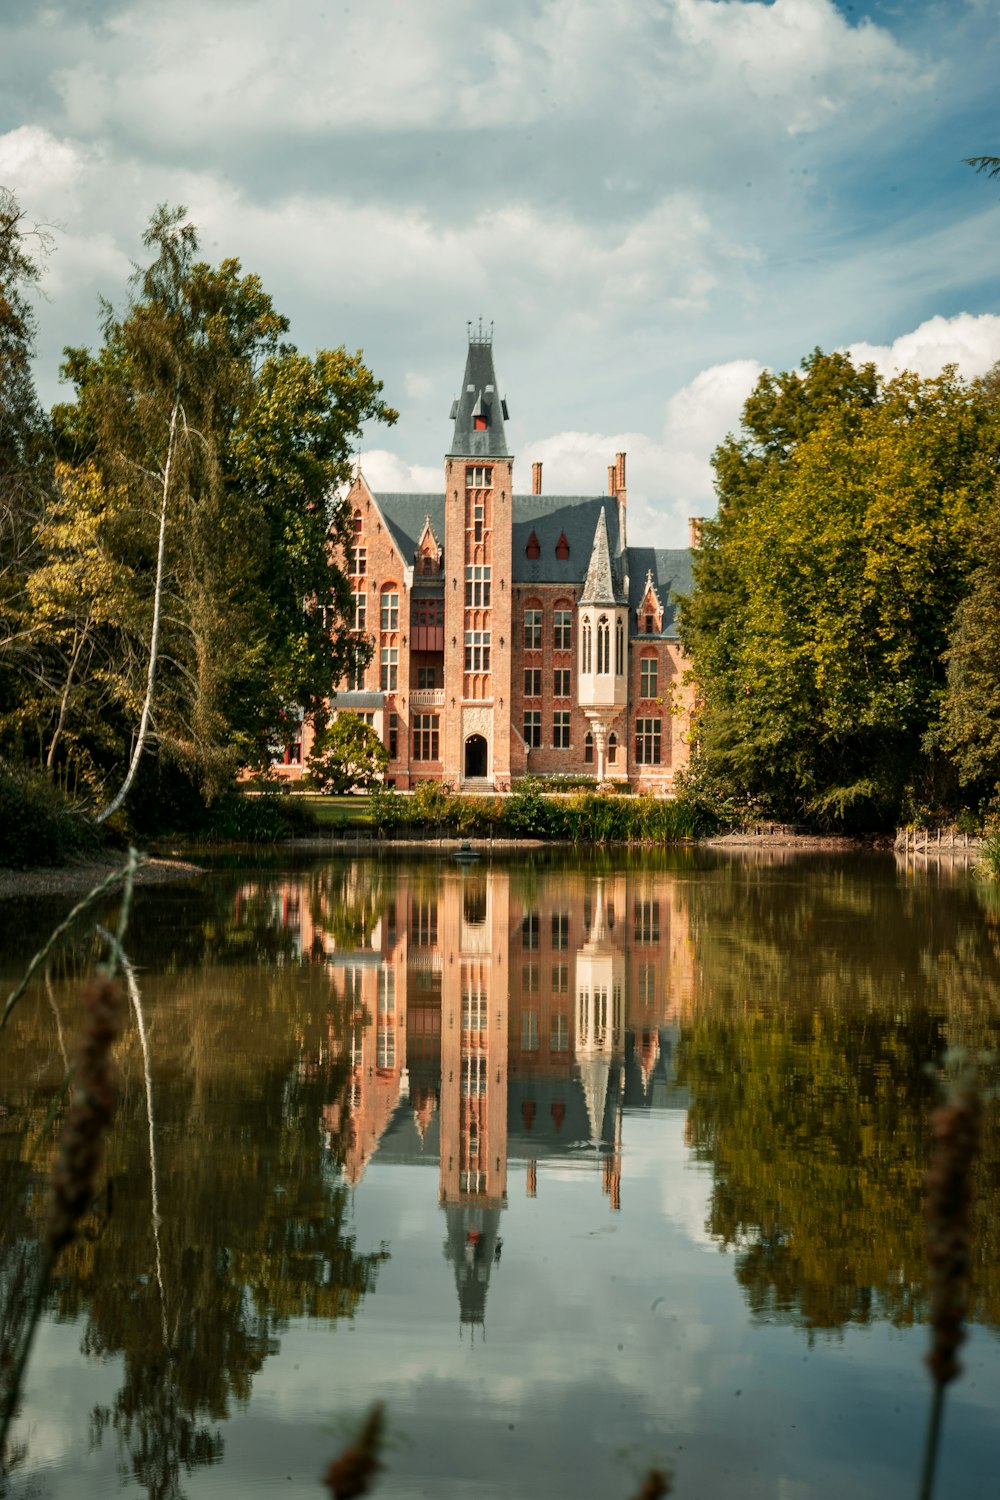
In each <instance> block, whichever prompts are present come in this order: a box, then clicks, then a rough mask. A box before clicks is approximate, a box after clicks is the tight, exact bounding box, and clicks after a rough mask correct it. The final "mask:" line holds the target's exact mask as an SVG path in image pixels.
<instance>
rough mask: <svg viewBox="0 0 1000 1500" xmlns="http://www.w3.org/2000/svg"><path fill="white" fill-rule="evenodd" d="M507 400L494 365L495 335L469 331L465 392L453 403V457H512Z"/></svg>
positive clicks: (463, 384)
mask: <svg viewBox="0 0 1000 1500" xmlns="http://www.w3.org/2000/svg"><path fill="white" fill-rule="evenodd" d="M507 417H508V412H507V403H506V401H505V400H504V399H503V398H502V397H501V395H500V387H499V385H498V384H497V376H496V370H495V369H494V368H493V335H492V332H490V334H489V335H487V334H486V333H484V331H483V326H482V324H481V323H480V325H479V330H478V333H474V332H473V331H472V329H471V327H470V330H469V351H468V354H467V355H466V359H465V376H464V378H463V380H462V393H461V395H460V396H458V398H457V399H456V400H455V401H453V402H452V404H451V418H452V421H453V422H454V424H455V430H454V433H453V435H452V440H451V448H450V449H449V450H448V451H449V457H460V458H509V457H510V453H509V452H508V449H507V435H506V433H505V431H504V425H503V424H504V421H505V420H506V419H507Z"/></svg>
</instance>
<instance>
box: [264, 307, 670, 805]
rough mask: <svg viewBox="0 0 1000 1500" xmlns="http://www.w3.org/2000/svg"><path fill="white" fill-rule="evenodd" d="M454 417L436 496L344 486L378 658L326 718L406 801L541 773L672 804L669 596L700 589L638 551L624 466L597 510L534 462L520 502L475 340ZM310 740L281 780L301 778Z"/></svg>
mask: <svg viewBox="0 0 1000 1500" xmlns="http://www.w3.org/2000/svg"><path fill="white" fill-rule="evenodd" d="M451 417H452V421H453V422H454V432H453V437H452V443H451V449H450V452H449V453H448V454H447V456H446V457H445V461H444V492H443V493H442V494H438V495H430V494H398V493H379V494H375V493H374V492H373V491H372V490H371V489H370V488H369V486H368V484H367V482H366V480H365V478H364V476H363V474H362V473H361V472H360V471H359V472H358V475H357V477H356V478H355V480H354V483H353V485H352V486H351V490H350V493H349V497H348V499H349V504H350V507H351V512H352V517H353V526H354V545H353V547H352V548H351V551H350V556H349V557H347V558H346V559H342V560H341V561H342V563H343V566H344V567H345V568H346V569H347V571H348V573H349V575H350V578H351V583H352V588H353V593H354V621H353V623H354V628H355V629H356V630H357V631H358V632H359V634H365V635H367V636H368V637H369V638H370V639H371V641H372V643H373V647H374V650H373V655H372V659H371V662H370V663H369V665H368V667H367V668H366V669H365V670H364V671H363V672H361V673H359V674H357V675H356V676H355V677H354V678H353V679H352V680H350V681H345V682H341V683H339V684H337V691H336V696H335V698H334V700H333V705H332V708H333V712H334V713H337V712H339V711H341V710H344V709H350V710H352V711H354V712H356V713H358V714H360V715H361V716H362V717H363V718H365V719H366V720H367V721H368V722H369V723H370V724H372V725H373V727H374V728H375V730H376V731H377V732H378V734H379V735H380V737H381V738H382V741H383V743H384V744H385V746H386V748H387V749H388V751H389V756H390V764H389V769H388V772H387V780H389V781H390V782H391V783H392V784H394V785H395V786H396V787H397V788H399V789H401V790H405V789H407V788H411V787H413V786H414V785H415V784H416V783H418V782H419V781H421V780H428V779H431V780H437V781H446V782H448V783H450V784H451V785H452V786H453V787H455V788H459V787H468V788H470V789H477V788H478V789H484V790H485V789H495V790H497V791H505V790H508V789H509V788H510V786H511V782H512V781H513V780H516V779H517V778H518V777H522V776H524V775H527V774H531V775H535V776H554V775H567V776H580V775H592V776H594V777H595V779H596V780H598V781H603V780H619V781H627V782H629V783H630V784H631V785H632V786H633V787H635V788H637V789H648V790H651V791H655V792H658V793H661V794H663V793H669V792H670V789H671V787H672V784H673V780H674V776H675V774H676V772H677V771H678V770H679V769H680V768H682V767H683V766H684V765H686V764H687V760H688V736H687V729H688V724H689V717H690V709H691V699H692V689H691V687H690V685H689V684H687V683H686V681H685V672H686V662H685V659H684V657H683V654H682V651H681V646H680V641H679V639H678V633H677V612H676V605H675V602H674V593H675V591H681V592H683V591H684V590H685V589H687V588H688V587H689V585H690V555H689V553H688V552H687V551H686V550H663V549H659V548H652V547H630V546H628V544H627V541H626V511H627V503H626V501H627V497H626V487H625V454H624V453H619V454H617V455H616V457H615V462H614V463H613V464H612V465H610V466H609V468H608V483H607V492H606V493H605V494H603V495H584V496H567V495H546V494H544V493H543V491H542V472H541V471H542V466H541V464H540V463H536V464H534V465H533V466H532V489H531V493H530V494H515V492H514V460H513V456H512V454H511V453H510V452H509V451H508V447H507V438H506V429H505V423H506V421H507V420H508V412H507V404H506V401H505V400H503V399H502V398H501V396H500V387H499V384H498V382H497V377H496V372H495V369H494V364H493V349H492V341H491V339H490V338H489V337H486V336H483V334H482V333H481V332H480V334H479V335H478V336H475V335H471V336H470V341H469V348H468V355H467V358H466V364H465V375H464V379H463V382H462V389H461V393H460V395H459V396H458V398H457V400H456V401H455V402H454V403H453V406H452V412H451ZM305 734H306V743H305V745H304V746H303V745H302V744H301V743H300V744H299V745H297V746H296V747H294V749H293V751H292V753H291V755H289V756H288V757H286V760H288V761H289V762H290V763H289V764H288V765H287V767H286V768H285V774H287V775H291V776H294V775H296V774H301V762H302V755H303V750H304V751H305V752H306V753H308V749H309V744H308V735H309V731H308V728H307V729H306V731H305ZM279 769H280V768H279Z"/></svg>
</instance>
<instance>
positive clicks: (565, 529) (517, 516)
mask: <svg viewBox="0 0 1000 1500" xmlns="http://www.w3.org/2000/svg"><path fill="white" fill-rule="evenodd" d="M602 510H603V511H604V515H605V520H606V521H607V527H608V547H609V550H610V553H611V556H612V557H615V558H616V557H617V556H618V553H619V551H620V548H621V541H620V538H619V533H618V506H617V503H616V502H615V500H614V499H613V498H612V497H611V496H610V495H515V496H514V536H513V573H514V577H513V580H512V581H513V582H514V583H566V584H579V583H582V582H583V580H584V578H585V577H586V576H587V565H588V563H589V562H590V554H591V552H592V550H593V546H594V533H595V532H596V530H597V519H598V516H599V515H600V514H601V511H602ZM532 532H534V533H535V536H536V537H537V538H538V545H539V556H538V557H537V558H534V559H533V558H530V557H528V555H527V546H528V542H529V540H530V538H531V534H532ZM560 536H565V538H566V540H567V542H568V543H569V556H568V557H567V558H565V559H561V558H558V557H556V545H557V543H558V541H559V538H560Z"/></svg>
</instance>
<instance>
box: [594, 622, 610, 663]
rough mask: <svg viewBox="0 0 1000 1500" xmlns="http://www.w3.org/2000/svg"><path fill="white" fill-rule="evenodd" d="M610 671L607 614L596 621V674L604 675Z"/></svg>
mask: <svg viewBox="0 0 1000 1500" xmlns="http://www.w3.org/2000/svg"><path fill="white" fill-rule="evenodd" d="M610 671H611V625H610V623H609V621H608V617H607V615H602V616H601V618H600V619H599V620H598V622H597V675H598V677H606V676H607V675H608V674H609V673H610Z"/></svg>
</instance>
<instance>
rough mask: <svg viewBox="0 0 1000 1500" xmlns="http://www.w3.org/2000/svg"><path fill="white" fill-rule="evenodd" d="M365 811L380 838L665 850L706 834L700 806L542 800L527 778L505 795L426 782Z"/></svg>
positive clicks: (654, 800) (585, 794) (377, 798)
mask: <svg viewBox="0 0 1000 1500" xmlns="http://www.w3.org/2000/svg"><path fill="white" fill-rule="evenodd" d="M370 808H371V821H372V825H373V826H374V827H375V828H376V829H377V830H378V832H379V834H380V835H382V836H385V835H386V834H389V833H392V832H394V831H395V830H397V829H401V828H406V829H411V830H414V831H416V830H420V831H423V832H426V833H432V834H434V835H435V836H442V835H445V834H450V835H458V836H459V837H462V838H469V837H478V838H489V837H493V836H497V837H501V838H515V839H523V838H534V839H559V840H564V841H568V842H570V843H574V844H612V843H643V844H669V843H681V842H684V841H685V840H688V839H693V838H699V837H701V836H703V835H705V834H707V833H709V832H711V831H712V821H711V818H710V815H709V814H707V813H706V812H705V810H704V808H703V807H701V806H700V805H698V804H696V803H694V802H692V801H689V800H687V799H685V798H682V797H678V798H672V799H666V798H659V797H653V796H650V795H648V794H645V795H642V796H638V797H616V796H611V795H609V794H608V793H607V792H598V791H593V790H590V791H577V792H574V793H572V794H569V795H565V794H564V795H561V796H546V795H545V792H544V791H543V789H542V785H541V783H540V782H538V781H536V780H534V779H533V778H532V777H526V778H525V779H524V780H523V781H521V782H519V783H518V784H517V786H516V788H515V790H514V791H513V792H512V793H511V794H510V796H509V797H464V796H461V795H459V794H456V793H454V792H451V791H449V790H448V788H447V787H446V786H444V785H443V784H442V783H440V782H430V781H428V782H424V783H422V784H421V785H420V786H418V787H417V789H416V791H415V792H414V793H413V795H412V796H410V797H403V796H399V795H398V794H397V793H396V792H393V791H389V790H385V789H382V788H379V789H378V790H377V791H375V792H374V793H373V794H372V797H371V801H370Z"/></svg>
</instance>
